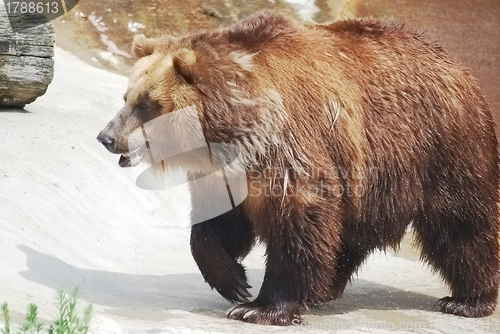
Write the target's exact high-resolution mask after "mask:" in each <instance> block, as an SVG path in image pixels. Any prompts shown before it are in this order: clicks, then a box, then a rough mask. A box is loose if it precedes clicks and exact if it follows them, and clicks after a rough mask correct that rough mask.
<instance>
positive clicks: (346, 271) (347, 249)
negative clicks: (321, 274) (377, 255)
mask: <svg viewBox="0 0 500 334" xmlns="http://www.w3.org/2000/svg"><path fill="white" fill-rule="evenodd" d="M369 253H370V250H368V249H366V248H365V247H362V246H361V245H360V246H358V247H354V246H346V245H343V246H342V248H341V251H340V256H339V260H338V265H337V269H336V277H335V280H334V281H333V284H334V286H333V289H332V297H331V299H337V298H340V296H342V294H343V293H344V290H345V288H346V286H347V283H349V281H350V280H351V278H352V275H353V274H354V273H355V272H356V270H357V269H358V268H359V266H360V265H361V264H362V263H363V261H364V260H365V259H366V257H367V256H368V255H369Z"/></svg>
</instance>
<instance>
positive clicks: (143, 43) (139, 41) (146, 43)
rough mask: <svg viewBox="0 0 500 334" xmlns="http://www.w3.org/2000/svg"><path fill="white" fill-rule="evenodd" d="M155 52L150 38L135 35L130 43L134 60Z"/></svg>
mask: <svg viewBox="0 0 500 334" xmlns="http://www.w3.org/2000/svg"><path fill="white" fill-rule="evenodd" d="M154 50H155V45H154V44H153V41H152V39H151V38H146V37H145V36H144V35H143V34H140V35H135V37H134V41H133V42H132V53H133V54H134V56H135V57H136V58H142V57H145V56H149V55H150V54H152V53H153V52H154Z"/></svg>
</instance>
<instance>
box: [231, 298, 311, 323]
mask: <svg viewBox="0 0 500 334" xmlns="http://www.w3.org/2000/svg"><path fill="white" fill-rule="evenodd" d="M302 311H303V307H301V306H300V305H299V304H298V303H279V304H268V305H265V304H262V303H259V302H258V301H257V300H255V301H253V302H250V303H246V304H241V305H236V306H234V307H232V308H230V309H229V310H228V311H227V313H226V314H227V317H228V318H230V319H235V320H241V321H246V322H251V323H254V324H259V325H274V326H289V325H291V324H292V321H293V320H294V319H300V314H301V313H302Z"/></svg>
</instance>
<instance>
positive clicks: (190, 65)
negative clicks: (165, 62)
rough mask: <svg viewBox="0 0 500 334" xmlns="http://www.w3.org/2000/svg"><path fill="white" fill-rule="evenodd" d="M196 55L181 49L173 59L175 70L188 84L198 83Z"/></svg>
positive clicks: (188, 50)
mask: <svg viewBox="0 0 500 334" xmlns="http://www.w3.org/2000/svg"><path fill="white" fill-rule="evenodd" d="M196 58H197V57H196V53H195V52H194V51H193V50H190V49H185V48H184V49H180V50H179V51H177V52H176V53H175V54H174V55H173V58H172V62H173V66H174V70H175V71H176V72H177V74H178V75H179V76H180V77H181V78H182V80H184V81H185V82H186V83H188V84H194V83H196Z"/></svg>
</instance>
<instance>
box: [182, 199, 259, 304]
mask: <svg viewBox="0 0 500 334" xmlns="http://www.w3.org/2000/svg"><path fill="white" fill-rule="evenodd" d="M241 206H242V205H240V206H238V207H236V208H235V209H233V210H231V211H229V212H226V213H225V214H222V215H220V216H218V217H215V218H212V219H210V220H207V221H205V222H203V223H199V224H195V225H193V226H192V228H191V253H192V254H193V257H194V259H195V261H196V263H197V265H198V268H199V269H200V271H201V273H202V275H203V278H204V279H205V281H206V282H207V283H208V284H209V285H210V286H211V287H212V288H215V289H216V290H217V291H218V292H219V293H220V294H221V295H222V296H223V297H224V298H226V299H227V300H228V301H230V302H233V303H234V302H243V301H248V297H251V295H250V293H249V292H248V288H250V286H249V285H248V283H247V277H246V274H245V269H244V268H243V266H242V265H241V264H240V263H239V261H238V260H239V259H242V258H244V257H245V256H246V255H247V254H248V252H249V251H250V249H251V248H252V246H253V244H254V234H253V231H252V228H251V225H250V224H249V223H248V221H247V219H246V217H245V216H244V213H243V212H242V209H241Z"/></svg>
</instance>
